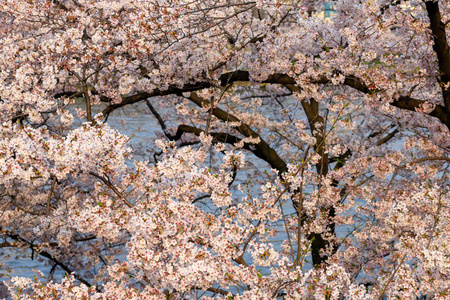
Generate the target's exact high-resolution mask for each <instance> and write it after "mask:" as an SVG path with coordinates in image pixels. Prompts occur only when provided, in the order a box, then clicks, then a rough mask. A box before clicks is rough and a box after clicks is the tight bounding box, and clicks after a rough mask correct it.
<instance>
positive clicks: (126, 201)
mask: <svg viewBox="0 0 450 300" xmlns="http://www.w3.org/2000/svg"><path fill="white" fill-rule="evenodd" d="M89 174H90V175H92V176H94V177H96V178H98V179H100V180H101V181H102V182H103V183H104V184H105V185H106V186H108V187H109V188H110V189H111V190H112V191H113V192H114V193H115V194H116V195H117V196H119V197H120V198H121V199H122V200H123V202H124V203H125V204H126V205H127V206H128V207H130V208H133V207H134V206H133V205H132V204H131V203H130V202H129V201H128V200H127V199H126V198H125V196H124V195H123V194H122V193H121V192H120V191H119V190H118V189H117V188H116V187H115V186H114V185H113V184H112V183H111V181H110V180H109V179H106V178H105V177H103V176H100V175H98V174H96V173H94V172H89Z"/></svg>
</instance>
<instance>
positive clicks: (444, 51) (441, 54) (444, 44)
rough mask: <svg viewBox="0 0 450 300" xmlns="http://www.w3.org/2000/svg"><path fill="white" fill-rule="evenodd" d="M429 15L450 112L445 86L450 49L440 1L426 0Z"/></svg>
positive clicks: (448, 91) (449, 93)
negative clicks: (440, 9)
mask: <svg viewBox="0 0 450 300" xmlns="http://www.w3.org/2000/svg"><path fill="white" fill-rule="evenodd" d="M425 7H426V9H427V13H428V17H429V19H430V29H431V32H432V33H433V41H434V45H433V49H434V52H436V55H437V58H438V65H439V71H440V73H441V74H440V75H441V77H440V83H441V87H442V94H443V96H444V103H445V108H446V110H447V112H450V89H449V88H448V87H445V85H446V84H447V83H449V82H450V49H449V45H448V41H447V35H446V32H445V24H444V23H443V22H442V17H441V12H440V11H439V1H425Z"/></svg>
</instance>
